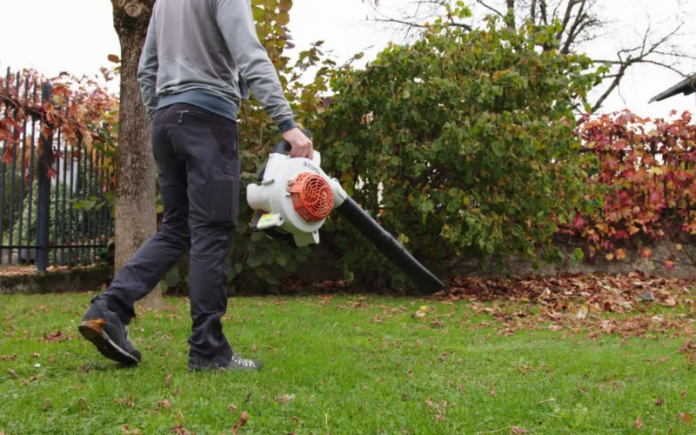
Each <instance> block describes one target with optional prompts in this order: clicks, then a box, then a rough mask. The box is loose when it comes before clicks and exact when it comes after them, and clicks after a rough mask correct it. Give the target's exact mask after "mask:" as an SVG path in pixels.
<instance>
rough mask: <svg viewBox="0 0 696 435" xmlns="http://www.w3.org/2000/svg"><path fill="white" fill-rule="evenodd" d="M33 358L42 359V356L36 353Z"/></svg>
mask: <svg viewBox="0 0 696 435" xmlns="http://www.w3.org/2000/svg"><path fill="white" fill-rule="evenodd" d="M31 356H33V357H34V358H41V354H38V353H36V352H34V353H32V354H31Z"/></svg>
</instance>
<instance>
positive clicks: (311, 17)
mask: <svg viewBox="0 0 696 435" xmlns="http://www.w3.org/2000/svg"><path fill="white" fill-rule="evenodd" d="M605 1H606V6H605V9H604V10H605V11H606V15H607V18H608V20H609V21H611V26H610V29H611V30H610V31H609V32H610V34H609V35H608V37H607V38H604V39H602V41H601V42H599V43H592V44H589V45H588V46H587V47H586V50H587V51H589V52H591V53H593V54H595V55H597V56H600V55H601V56H610V55H611V54H612V53H615V52H616V51H617V50H618V49H619V48H621V45H622V44H630V43H631V42H632V41H633V42H635V41H636V40H637V39H636V38H639V37H640V34H641V31H642V30H643V29H645V28H646V26H647V25H648V23H650V25H651V26H652V28H657V29H665V30H666V29H668V28H671V27H673V25H674V23H675V20H676V14H677V10H678V7H677V6H678V4H680V3H681V4H682V5H683V4H687V5H689V4H690V3H693V5H690V6H687V7H692V6H693V7H692V11H696V1H693V0H605ZM380 4H381V7H382V9H383V11H384V13H385V14H387V15H391V16H398V15H399V11H400V10H402V9H403V8H405V7H408V4H409V1H408V0H381V2H380ZM657 4H659V8H656V7H655V6H656V5H657ZM0 11H2V17H3V20H2V25H1V26H0V66H2V68H3V69H4V68H5V67H7V66H11V67H12V68H13V69H14V68H27V67H30V68H36V69H38V70H40V71H41V72H43V73H44V74H46V75H48V76H55V75H57V74H58V73H59V72H60V71H69V72H71V73H73V74H94V73H96V72H97V71H98V69H99V67H101V66H104V65H108V61H107V56H108V55H109V54H111V53H114V54H118V53H119V51H120V49H119V43H118V38H117V36H116V33H115V31H114V30H113V25H112V21H111V20H112V16H111V2H110V1H108V0H61V1H58V0H19V1H16V0H0ZM368 15H370V16H372V15H373V11H372V10H371V8H370V7H369V6H367V5H365V4H363V3H362V2H361V1H360V0H295V5H294V8H293V10H292V12H291V21H290V30H291V32H292V35H293V38H294V39H295V42H296V44H297V46H298V48H299V47H305V46H307V45H309V43H311V42H313V41H317V40H320V39H321V40H324V41H326V42H325V45H324V47H325V48H326V49H327V50H330V51H331V52H332V53H333V56H334V57H335V58H336V60H337V61H339V62H340V61H345V60H347V59H349V58H350V57H352V55H353V54H355V53H357V52H359V51H363V50H365V49H366V48H368V47H372V48H370V49H368V50H366V54H367V56H366V58H365V61H369V59H371V58H373V57H374V55H375V54H376V52H377V51H379V50H380V49H381V48H383V47H384V46H385V45H386V44H387V43H388V42H389V41H390V40H394V41H395V42H401V39H400V38H401V35H400V34H398V33H395V31H394V30H393V29H388V28H384V26H380V25H377V24H375V23H369V22H366V21H365V18H366V17H367V16H368ZM648 17H649V18H648ZM691 22H692V23H696V20H693V19H692V20H691ZM682 33H683V34H684V35H685V36H683V37H681V42H682V43H683V44H689V43H690V45H691V46H692V47H694V46H696V44H694V43H693V42H692V41H694V42H696V24H689V25H688V27H687V28H685V29H683V30H682ZM695 51H696V50H692V53H693V52H695ZM684 66H685V69H687V70H689V71H692V72H696V64H694V63H693V62H691V63H685V64H684ZM680 80H681V78H680V76H679V75H677V74H676V73H673V72H670V71H666V70H663V69H660V68H659V67H654V66H646V67H640V68H639V69H636V70H634V71H633V72H632V73H630V74H629V75H628V76H627V77H626V79H625V80H624V82H623V84H622V87H621V94H620V95H619V94H618V93H616V94H615V95H613V96H612V97H611V99H610V100H608V101H607V103H606V104H605V111H614V110H621V109H624V108H625V107H628V108H630V109H631V110H633V111H634V112H635V113H636V114H638V115H641V116H651V117H660V116H668V114H669V111H670V110H671V109H677V110H679V111H682V110H691V111H696V97H694V96H691V97H674V98H672V99H670V100H667V101H665V102H662V103H653V104H650V105H648V100H649V99H650V98H651V97H652V96H654V95H656V94H658V93H660V92H661V91H663V90H665V89H666V88H668V87H670V86H672V85H674V84H676V83H677V82H679V81H680ZM622 97H623V98H622ZM624 101H625V102H624Z"/></svg>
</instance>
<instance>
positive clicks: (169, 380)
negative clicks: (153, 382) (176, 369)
mask: <svg viewBox="0 0 696 435" xmlns="http://www.w3.org/2000/svg"><path fill="white" fill-rule="evenodd" d="M171 382H172V373H169V374H168V375H167V377H166V378H164V383H165V384H167V386H169V384H170V383H171Z"/></svg>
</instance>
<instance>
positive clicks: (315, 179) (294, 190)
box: [288, 172, 334, 222]
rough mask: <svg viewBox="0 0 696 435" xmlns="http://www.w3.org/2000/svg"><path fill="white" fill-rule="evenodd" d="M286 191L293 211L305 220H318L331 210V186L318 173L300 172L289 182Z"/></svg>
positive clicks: (332, 204) (332, 200) (332, 203)
mask: <svg viewBox="0 0 696 435" xmlns="http://www.w3.org/2000/svg"><path fill="white" fill-rule="evenodd" d="M288 192H290V194H291V196H292V205H293V206H294V207H295V211H296V212H297V214H299V215H300V217H301V218H302V219H304V220H305V221H306V222H319V221H321V220H322V219H325V218H326V217H327V216H328V215H329V213H331V210H333V206H334V198H333V192H332V191H331V186H330V185H329V182H328V181H326V180H325V179H324V177H322V176H320V175H317V174H312V173H310V172H303V173H301V174H300V175H298V176H297V177H295V179H294V180H293V181H292V182H291V183H290V188H289V189H288Z"/></svg>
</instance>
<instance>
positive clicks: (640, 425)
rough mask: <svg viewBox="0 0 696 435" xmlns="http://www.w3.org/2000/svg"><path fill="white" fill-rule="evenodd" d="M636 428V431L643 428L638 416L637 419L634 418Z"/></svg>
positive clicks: (641, 420)
mask: <svg viewBox="0 0 696 435" xmlns="http://www.w3.org/2000/svg"><path fill="white" fill-rule="evenodd" d="M636 428H637V429H642V428H643V419H642V418H640V415H639V416H638V418H636Z"/></svg>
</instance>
